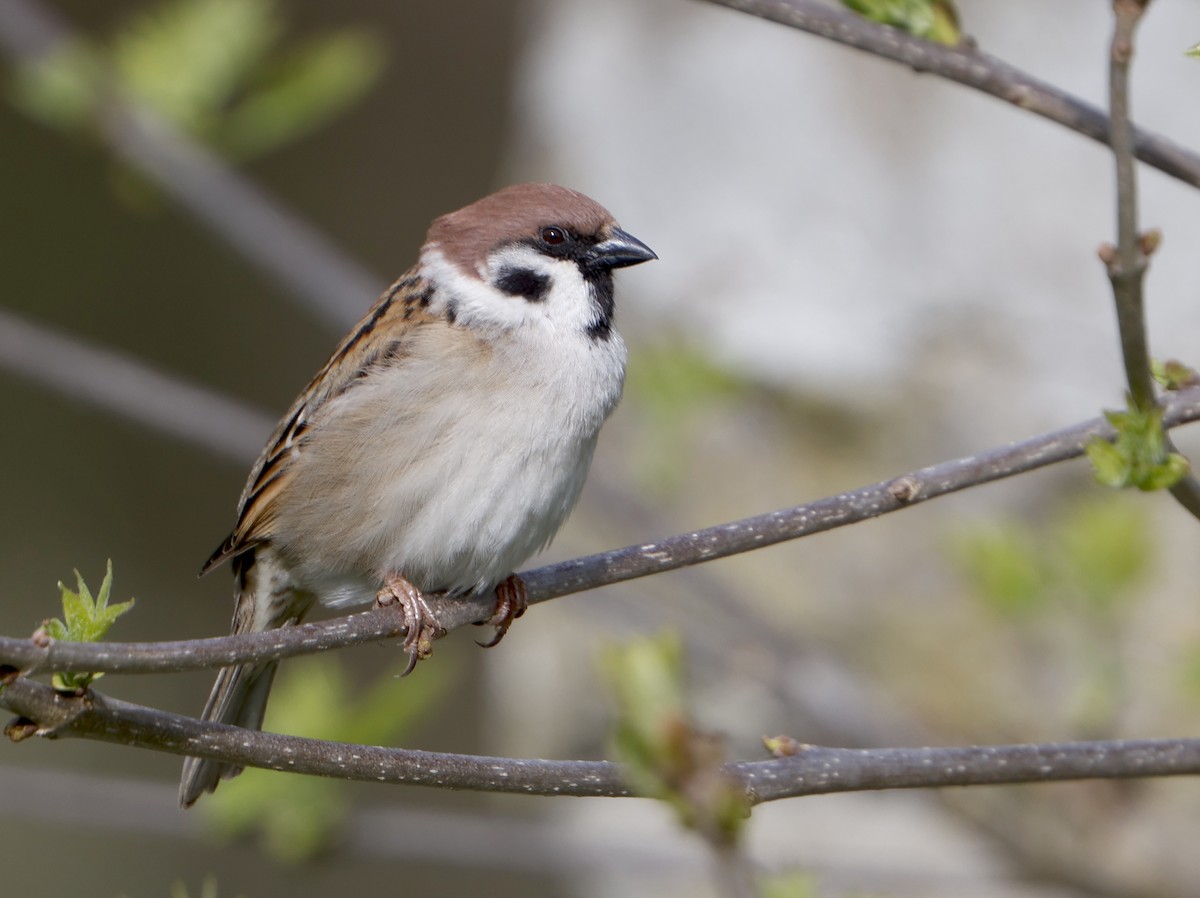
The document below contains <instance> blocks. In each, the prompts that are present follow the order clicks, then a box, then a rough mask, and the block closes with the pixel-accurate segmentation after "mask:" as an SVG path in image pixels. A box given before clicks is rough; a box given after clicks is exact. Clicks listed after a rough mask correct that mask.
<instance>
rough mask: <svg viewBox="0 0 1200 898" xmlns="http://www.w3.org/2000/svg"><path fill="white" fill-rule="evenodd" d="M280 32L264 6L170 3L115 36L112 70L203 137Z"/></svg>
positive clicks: (243, 1)
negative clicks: (223, 105) (222, 107)
mask: <svg viewBox="0 0 1200 898" xmlns="http://www.w3.org/2000/svg"><path fill="white" fill-rule="evenodd" d="M281 30H282V26H281V24H280V22H279V20H278V17H277V16H276V14H275V7H274V4H273V3H272V2H271V0H172V2H169V3H165V4H162V5H160V6H157V7H154V8H153V9H150V10H144V11H142V12H141V13H140V14H138V15H137V17H136V18H134V19H133V20H131V21H130V22H129V24H128V25H127V26H125V28H123V29H122V30H121V32H120V33H119V34H118V35H117V39H116V41H115V45H114V48H113V54H112V55H113V64H114V68H115V69H116V71H117V73H118V76H119V79H120V82H121V84H122V86H123V87H124V88H125V89H126V90H128V91H129V92H130V93H131V94H132V95H133V96H134V97H136V98H137V99H139V100H141V101H142V102H144V103H146V104H147V105H149V106H151V107H152V108H154V109H155V110H156V111H157V112H158V113H159V114H160V115H163V116H165V117H166V118H169V119H170V120H171V121H173V122H175V123H176V124H177V125H179V126H180V127H182V128H184V129H185V130H187V131H189V132H191V133H193V134H197V135H200V136H203V135H206V134H208V133H209V132H210V131H211V129H212V127H213V126H214V123H215V120H216V119H217V117H218V116H219V114H220V112H221V106H222V104H224V103H225V102H226V101H227V100H228V99H229V97H230V96H231V95H232V94H233V92H234V91H235V90H236V89H238V88H239V86H240V85H241V84H242V83H243V82H244V80H245V79H246V77H247V75H248V74H249V73H250V72H251V71H252V70H253V68H254V66H256V65H258V64H259V62H260V61H261V60H262V58H263V56H264V55H265V54H266V53H267V51H268V50H269V49H270V48H271V47H272V46H273V45H274V44H275V42H276V41H277V40H278V38H279V34H280V31H281Z"/></svg>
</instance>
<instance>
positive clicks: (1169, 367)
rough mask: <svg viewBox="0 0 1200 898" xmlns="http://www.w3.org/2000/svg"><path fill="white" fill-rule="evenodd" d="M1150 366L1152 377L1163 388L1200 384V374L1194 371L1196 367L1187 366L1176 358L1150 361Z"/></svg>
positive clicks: (1174, 388) (1180, 387) (1169, 388)
mask: <svg viewBox="0 0 1200 898" xmlns="http://www.w3.org/2000/svg"><path fill="white" fill-rule="evenodd" d="M1150 368H1151V372H1152V373H1153V374H1154V379H1155V380H1156V381H1158V383H1159V384H1160V385H1161V386H1162V388H1163V389H1164V390H1171V391H1174V390H1182V389H1184V388H1186V387H1194V386H1196V385H1197V384H1200V374H1198V373H1197V372H1196V369H1195V368H1190V367H1188V366H1187V365H1185V364H1184V363H1183V362H1181V361H1179V360H1177V359H1167V361H1165V362H1151V363H1150Z"/></svg>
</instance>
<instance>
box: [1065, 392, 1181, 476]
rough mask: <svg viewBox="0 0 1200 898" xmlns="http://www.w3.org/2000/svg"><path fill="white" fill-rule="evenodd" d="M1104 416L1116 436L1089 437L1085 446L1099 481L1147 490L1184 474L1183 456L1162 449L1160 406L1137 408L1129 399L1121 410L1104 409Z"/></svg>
mask: <svg viewBox="0 0 1200 898" xmlns="http://www.w3.org/2000/svg"><path fill="white" fill-rule="evenodd" d="M1104 417H1105V418H1107V419H1108V423H1109V424H1111V425H1112V426H1113V428H1114V429H1115V430H1116V431H1117V437H1116V439H1115V440H1114V441H1113V442H1112V443H1109V442H1108V441H1107V440H1102V439H1101V438H1100V437H1093V438H1092V440H1091V441H1090V442H1089V443H1088V445H1087V454H1088V458H1089V459H1090V460H1091V462H1092V470H1093V472H1094V474H1095V476H1096V480H1098V481H1099V482H1100V483H1102V484H1104V485H1105V486H1111V487H1116V488H1123V487H1129V486H1135V487H1137V488H1138V489H1140V490H1145V491H1151V490H1160V489H1167V488H1168V487H1171V486H1173V485H1174V484H1176V483H1177V482H1178V481H1179V479H1180V478H1181V477H1183V476H1184V475H1185V474H1187V472H1188V470H1189V465H1188V461H1187V459H1186V458H1184V457H1183V456H1182V455H1179V454H1177V453H1174V452H1171V453H1168V452H1167V451H1166V442H1165V437H1164V435H1163V429H1162V409H1161V408H1158V407H1157V406H1156V407H1154V408H1150V409H1140V408H1138V407H1137V406H1136V405H1135V404H1134V403H1133V400H1132V399H1131V400H1129V403H1128V407H1127V408H1126V410H1125V411H1120V412H1118V411H1106V412H1105V413H1104Z"/></svg>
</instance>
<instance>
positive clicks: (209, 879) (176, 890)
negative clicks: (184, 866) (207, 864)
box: [171, 873, 244, 898]
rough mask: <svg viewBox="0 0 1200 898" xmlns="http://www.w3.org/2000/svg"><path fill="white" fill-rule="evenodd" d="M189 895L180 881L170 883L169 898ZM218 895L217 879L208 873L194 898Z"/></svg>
mask: <svg viewBox="0 0 1200 898" xmlns="http://www.w3.org/2000/svg"><path fill="white" fill-rule="evenodd" d="M190 894H191V893H190V892H188V887H187V885H186V884H185V883H184V882H183V881H182V880H179V879H177V880H175V881H174V882H173V883H171V898H189V896H190ZM219 895H220V892H219V890H218V889H217V877H216V876H214V875H213V874H211V873H209V874H208V875H207V876H205V877H204V879H203V880H201V882H200V891H199V892H197V893H196V898H219ZM241 898H244V896H241Z"/></svg>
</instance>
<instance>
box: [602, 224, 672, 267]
mask: <svg viewBox="0 0 1200 898" xmlns="http://www.w3.org/2000/svg"><path fill="white" fill-rule="evenodd" d="M592 252H593V253H594V254H595V255H594V257H593V262H592V264H593V265H595V266H596V267H597V268H626V267H627V266H629V265H639V264H641V263H642V262H649V261H650V260H651V259H657V258H658V254H657V253H656V252H655V251H654V250H652V249H651V248H650V247H648V246H646V244H644V243H642V241H640V240H638V239H637V238H636V237H634V236H633V235H632V234H627V233H625V232H624V231H622V230H621V229H620V228H613V229H612V235H611V236H610V237H609V238H608V239H607V240H605V241H603V242H601V243H597V244H596V245H595V246H594V247H592Z"/></svg>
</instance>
